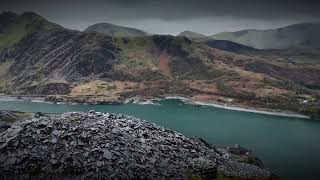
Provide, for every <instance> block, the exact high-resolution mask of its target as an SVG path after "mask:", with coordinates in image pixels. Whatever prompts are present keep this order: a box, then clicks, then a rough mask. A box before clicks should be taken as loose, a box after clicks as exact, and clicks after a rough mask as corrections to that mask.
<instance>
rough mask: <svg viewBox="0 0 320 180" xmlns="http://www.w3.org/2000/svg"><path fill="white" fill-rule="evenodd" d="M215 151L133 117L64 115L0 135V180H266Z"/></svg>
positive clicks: (265, 173)
mask: <svg viewBox="0 0 320 180" xmlns="http://www.w3.org/2000/svg"><path fill="white" fill-rule="evenodd" d="M219 149H220V150H219ZM221 149H224V148H217V147H216V146H213V145H209V144H207V143H205V142H204V141H203V140H199V139H194V138H187V137H185V136H183V135H181V134H179V133H177V132H174V131H172V130H169V129H164V128H161V127H159V126H156V125H154V124H152V123H149V122H145V121H141V120H139V119H136V118H134V117H129V116H124V115H115V114H109V113H98V112H97V113H96V112H93V111H91V112H90V113H65V114H62V115H52V116H49V117H40V118H34V119H32V120H26V121H23V122H19V123H15V124H13V125H12V126H11V127H10V128H9V129H7V130H6V131H5V132H3V133H1V135H0V174H1V175H0V176H1V177H0V178H1V179H30V178H33V179H34V178H35V179H38V178H41V179H48V178H51V179H188V178H191V177H198V178H202V179H214V178H216V177H217V176H218V175H219V176H237V177H241V178H248V179H260V178H266V179H268V178H271V177H270V176H271V173H270V172H269V171H268V170H266V169H263V168H259V167H257V166H254V165H250V164H244V163H239V162H236V161H234V160H232V159H225V158H223V155H222V153H221V152H222V151H223V150H221ZM224 150H225V149H224Z"/></svg>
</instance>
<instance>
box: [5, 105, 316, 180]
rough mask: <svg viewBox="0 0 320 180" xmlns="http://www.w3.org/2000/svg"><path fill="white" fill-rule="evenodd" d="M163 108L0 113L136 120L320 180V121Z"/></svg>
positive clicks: (39, 108) (287, 175) (33, 108)
mask: <svg viewBox="0 0 320 180" xmlns="http://www.w3.org/2000/svg"><path fill="white" fill-rule="evenodd" d="M159 104H160V105H151V104H148V105H139V104H124V105H94V106H88V105H58V104H48V103H36V102H22V101H0V109H1V110H17V111H26V112H47V113H62V112H68V111H89V110H92V109H93V110H96V111H100V112H113V113H121V114H127V115H132V116H135V117H138V118H141V119H145V120H148V121H150V122H154V123H156V124H158V125H161V126H164V127H166V128H170V129H173V130H176V131H178V132H181V133H182V134H184V135H187V136H196V137H201V138H203V139H205V140H206V141H208V142H210V143H212V144H221V145H227V146H233V145H234V144H240V145H241V146H244V147H247V148H249V149H251V150H253V151H254V153H255V154H256V155H257V156H258V157H259V158H260V159H261V160H262V161H263V162H264V163H265V166H266V167H268V168H269V169H271V170H272V171H273V172H274V173H275V174H277V175H279V176H281V177H282V178H283V179H288V180H290V179H297V180H298V179H299V180H318V179H320V170H319V168H320V121H318V122H317V121H312V120H305V119H299V118H291V117H290V118H289V117H280V116H271V115H263V114H256V113H249V112H239V111H232V110H226V109H220V108H215V107H209V106H200V107H198V106H193V105H190V104H184V103H182V102H181V101H179V100H163V101H160V102H159Z"/></svg>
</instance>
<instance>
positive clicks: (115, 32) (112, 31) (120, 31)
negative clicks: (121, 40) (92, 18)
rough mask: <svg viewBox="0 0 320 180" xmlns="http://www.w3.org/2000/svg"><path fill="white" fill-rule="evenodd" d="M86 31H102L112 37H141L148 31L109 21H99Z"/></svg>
mask: <svg viewBox="0 0 320 180" xmlns="http://www.w3.org/2000/svg"><path fill="white" fill-rule="evenodd" d="M85 32H100V33H104V34H107V35H109V36H112V37H141V36H147V35H148V33H146V32H144V31H141V30H139V29H134V28H129V27H124V26H118V25H114V24H109V23H98V24H94V25H91V26H89V27H88V28H87V29H85Z"/></svg>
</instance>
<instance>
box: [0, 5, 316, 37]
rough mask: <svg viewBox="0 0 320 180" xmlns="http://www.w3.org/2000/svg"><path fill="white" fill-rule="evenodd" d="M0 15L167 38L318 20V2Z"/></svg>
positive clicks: (57, 8) (50, 8)
mask: <svg viewBox="0 0 320 180" xmlns="http://www.w3.org/2000/svg"><path fill="white" fill-rule="evenodd" d="M0 10H1V11H8V10H10V11H14V12H18V13H21V12H24V11H33V12H36V13H38V14H40V15H42V16H44V17H46V18H47V19H49V20H50V21H53V22H55V23H58V24H60V25H62V26H64V27H67V28H70V29H78V30H83V29H85V28H86V27H87V26H89V25H92V24H95V23H100V22H109V23H114V24H117V25H123V26H130V27H135V28H139V29H142V30H145V31H147V32H150V33H157V34H173V35H176V34H178V33H179V32H182V31H185V30H190V31H195V32H199V33H203V34H206V35H212V34H215V33H218V32H222V31H236V30H241V29H248V28H249V29H269V28H277V27H281V26H286V25H289V24H293V23H299V22H313V21H318V22H319V21H320V0H0Z"/></svg>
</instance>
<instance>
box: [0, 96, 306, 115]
mask: <svg viewBox="0 0 320 180" xmlns="http://www.w3.org/2000/svg"><path fill="white" fill-rule="evenodd" d="M162 99H179V100H181V101H183V102H184V103H188V104H193V105H196V106H213V107H217V108H223V109H229V110H235V111H243V112H251V113H258V114H267V115H276V116H284V117H296V118H303V119H310V118H311V117H310V116H309V115H306V114H301V113H298V112H293V111H286V110H279V109H277V110H276V109H270V108H258V107H251V106H246V105H241V104H239V103H237V104H233V103H232V102H225V103H221V102H217V101H209V102H207V101H198V100H194V99H192V98H188V97H182V96H179V95H177V96H172V95H164V96H161V97H142V96H135V97H129V98H121V99H118V100H108V98H105V97H102V98H97V97H94V98H92V96H81V97H80V96H68V95H59V96H57V95H50V96H36V97H33V96H6V95H1V96H0V100H4V101H8V100H9V101H31V102H50V103H56V104H64V103H66V104H86V105H121V104H125V103H134V104H157V101H159V100H162Z"/></svg>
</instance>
